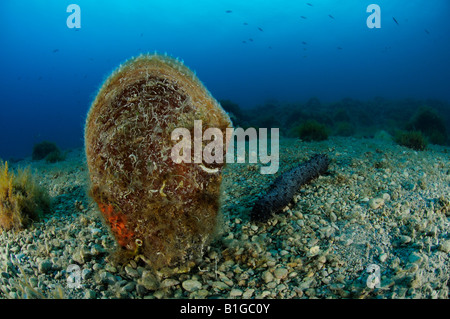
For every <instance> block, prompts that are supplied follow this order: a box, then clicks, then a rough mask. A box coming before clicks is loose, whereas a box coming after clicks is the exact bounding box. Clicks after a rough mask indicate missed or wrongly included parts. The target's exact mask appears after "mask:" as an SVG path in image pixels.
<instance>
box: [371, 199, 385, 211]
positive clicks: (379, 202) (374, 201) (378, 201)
mask: <svg viewBox="0 0 450 319" xmlns="http://www.w3.org/2000/svg"><path fill="white" fill-rule="evenodd" d="M383 205H384V199H383V198H379V197H376V198H371V199H370V200H369V207H370V208H372V209H378V208H380V207H381V206H383Z"/></svg>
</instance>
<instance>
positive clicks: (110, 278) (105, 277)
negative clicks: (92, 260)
mask: <svg viewBox="0 0 450 319" xmlns="http://www.w3.org/2000/svg"><path fill="white" fill-rule="evenodd" d="M100 282H101V283H102V284H105V285H113V284H115V282H116V278H115V277H114V275H113V274H111V273H109V272H107V271H103V272H102V273H101V274H100Z"/></svg>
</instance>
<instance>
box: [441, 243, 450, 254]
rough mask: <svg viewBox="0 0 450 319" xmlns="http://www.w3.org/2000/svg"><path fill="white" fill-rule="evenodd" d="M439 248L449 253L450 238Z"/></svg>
mask: <svg viewBox="0 0 450 319" xmlns="http://www.w3.org/2000/svg"><path fill="white" fill-rule="evenodd" d="M439 250H440V251H442V252H444V253H446V254H448V253H450V240H445V241H443V242H442V243H441V244H440V245H439Z"/></svg>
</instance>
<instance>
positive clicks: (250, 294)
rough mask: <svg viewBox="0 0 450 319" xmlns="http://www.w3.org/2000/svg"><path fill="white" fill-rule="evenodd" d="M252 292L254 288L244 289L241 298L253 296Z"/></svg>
mask: <svg viewBox="0 0 450 319" xmlns="http://www.w3.org/2000/svg"><path fill="white" fill-rule="evenodd" d="M254 292H255V289H253V288H249V289H247V290H245V291H244V293H243V294H242V298H244V299H250V298H251V297H252V296H253V293H254Z"/></svg>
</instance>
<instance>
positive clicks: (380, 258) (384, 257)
mask: <svg viewBox="0 0 450 319" xmlns="http://www.w3.org/2000/svg"><path fill="white" fill-rule="evenodd" d="M387 257H388V255H387V254H385V253H383V254H381V255H380V256H379V257H378V259H379V260H380V261H381V262H382V263H384V262H385V261H386V259H387Z"/></svg>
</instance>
